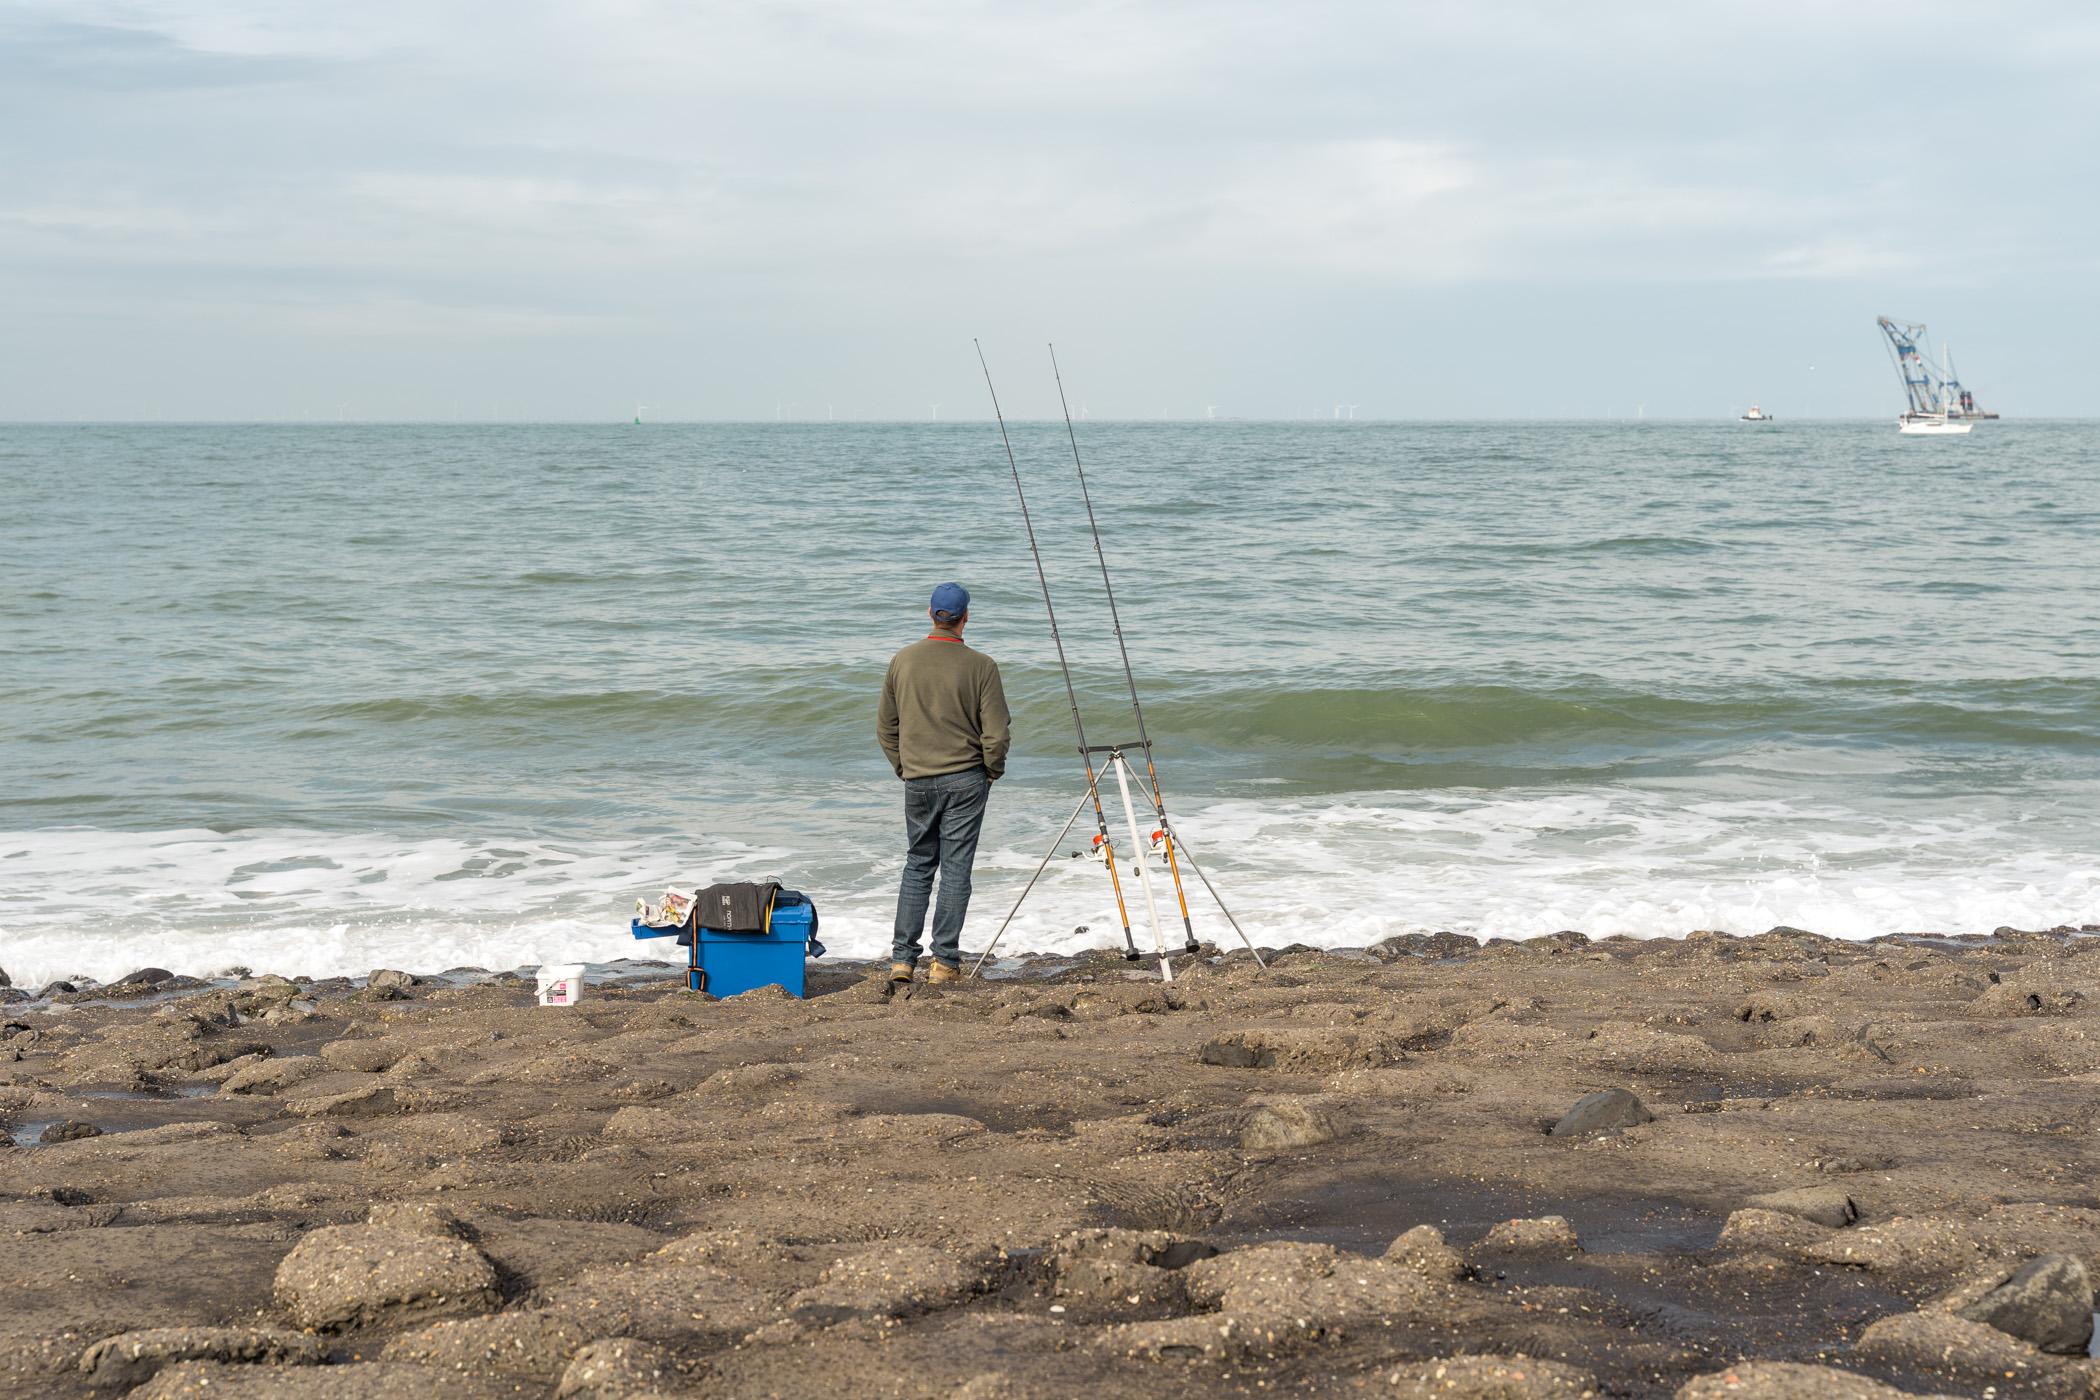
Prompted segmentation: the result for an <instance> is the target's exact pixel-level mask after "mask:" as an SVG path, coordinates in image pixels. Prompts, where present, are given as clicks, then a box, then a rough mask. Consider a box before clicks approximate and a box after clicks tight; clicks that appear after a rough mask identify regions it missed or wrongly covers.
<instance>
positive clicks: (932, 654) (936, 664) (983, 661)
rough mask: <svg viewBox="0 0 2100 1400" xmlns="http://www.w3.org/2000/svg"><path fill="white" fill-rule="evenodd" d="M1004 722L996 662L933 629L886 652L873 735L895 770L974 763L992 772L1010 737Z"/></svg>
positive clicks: (907, 773)
mask: <svg viewBox="0 0 2100 1400" xmlns="http://www.w3.org/2000/svg"><path fill="white" fill-rule="evenodd" d="M1008 722H1009V716H1008V715H1007V712H1006V690H1005V687H1003V686H1002V685H1001V684H1000V683H999V663H997V662H996V661H994V660H992V658H990V657H989V656H986V655H985V654H984V653H983V652H981V651H972V650H970V649H969V647H967V646H965V645H964V644H963V641H962V639H961V638H960V637H954V636H950V635H948V634H946V633H941V632H936V633H934V634H933V635H932V636H930V637H928V638H926V640H924V641H922V642H913V643H912V644H911V645H910V646H908V647H906V648H905V649H904V650H902V651H900V652H898V653H897V654H896V656H894V657H893V658H891V660H890V670H889V674H888V675H886V676H884V677H883V678H882V704H881V706H880V707H879V708H878V709H877V710H876V712H875V739H876V742H877V743H879V744H881V745H882V753H883V756H884V757H885V758H887V759H889V761H890V767H891V768H893V769H895V770H896V773H897V776H898V777H900V778H932V777H937V776H938V775H940V774H942V773H960V772H962V771H963V770H964V769H966V768H977V767H982V768H983V769H984V771H985V772H987V773H989V774H990V775H991V776H992V777H993V778H997V777H999V776H1000V775H1001V774H1002V773H1004V772H1005V771H1006V748H1007V745H1008V744H1010V743H1012V742H1013V734H1012V732H1011V730H1010V729H1009V728H1008Z"/></svg>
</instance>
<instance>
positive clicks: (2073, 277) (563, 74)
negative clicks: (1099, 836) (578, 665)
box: [0, 0, 2100, 393]
mask: <svg viewBox="0 0 2100 1400" xmlns="http://www.w3.org/2000/svg"><path fill="white" fill-rule="evenodd" d="M0 14H4V16H5V18H4V19H0V37H4V40H5V42H0V176H4V178H0V295H5V296H8V297H10V298H11V299H12V300H13V301H14V303H15V304H17V305H25V304H33V305H37V306H46V307H52V308H57V307H63V306H66V305H75V306H85V305H100V306H107V307H110V308H117V307H121V306H127V305H128V306H130V307H133V308H135V313H136V314H137V315H138V316H140V317H141V318H149V317H153V316H155V315H165V314H166V308H168V307H170V306H173V305H174V304H176V302H177V301H178V300H179V299H181V298H184V297H197V296H200V295H204V294H207V293H208V294H210V295H213V296H217V297H221V298H223V299H224V300H225V302H226V303H227V304H229V305H238V306H241V307H244V308H248V311H247V313H246V314H244V316H243V317H242V318H240V319H239V321H238V322H228V323H227V327H228V328H227V329H226V330H224V332H223V333H224V334H226V335H229V336H230V335H234V334H235V333H236V332H235V331H234V330H233V329H232V327H233V326H234V325H236V324H238V325H242V326H246V327H249V328H250V329H249V331H247V332H245V333H247V334H251V335H254V336H256V337H261V336H262V335H264V334H265V332H266V331H269V330H271V329H272V328H274V331H277V332H282V333H283V335H284V336H298V335H304V336H309V337H321V338H325V337H327V336H331V335H337V334H340V335H344V336H351V337H355V338H358V339H360V340H369V339H371V338H372V337H373V336H374V335H375V334H376V331H375V328H377V327H382V326H384V325H386V324H388V323H389V320H390V318H392V320H393V321H394V322H395V323H396V324H398V326H399V327H400V333H401V335H402V336H404V337H408V336H413V335H416V334H421V333H422V332H423V330H424V329H428V328H430V327H432V326H435V325H440V324H442V325H447V326H450V327H451V329H445V330H431V331H430V333H431V334H442V335H444V336H446V337H448V338H451V339H455V340H457V339H462V338H471V336H472V335H473V334H475V333H476V332H475V331H474V330H473V328H474V327H475V326H477V325H482V326H484V333H485V334H486V335H487V336H488V337H489V339H490V341H491V343H492V344H495V343H498V342H501V341H503V340H504V339H505V338H507V337H508V336H509V335H510V334H511V331H510V330H507V329H505V324H510V325H512V326H513V327H515V326H516V325H520V324H534V323H532V322H531V320H530V318H531V317H532V316H533V315H539V316H541V317H543V318H544V320H543V321H541V322H539V323H537V324H541V325H544V326H545V327H546V328H547V329H545V330H544V331H533V332H530V334H531V336H532V337H533V338H535V339H536V340H540V341H543V342H545V343H546V344H547V345H549V346H553V345H554V344H556V343H557V342H559V341H560V340H561V338H562V336H563V335H564V334H566V333H570V332H573V334H574V335H576V336H577V337H579V338H581V337H586V336H588V335H590V334H592V333H593V332H592V331H591V330H590V329H588V327H594V326H598V325H599V322H598V321H597V320H595V319H594V318H595V317H596V316H597V315H599V314H601V313H602V314H604V315H608V316H615V317H619V318H625V319H622V320H620V321H619V324H620V325H621V326H623V327H626V328H627V330H628V332H629V333H631V334H633V335H635V336H642V335H644V334H654V335H657V336H662V337H681V336H685V335H688V334H691V332H692V327H693V326H695V325H696V324H701V323H702V322H703V319H704V318H709V317H714V318H720V317H725V316H732V315H733V316H734V317H735V318H737V320H736V324H738V325H739V326H740V327H743V328H744V329H743V330H741V331H740V332H739V333H740V334H743V335H747V336H749V337H750V338H751V339H750V340H749V341H748V342H747V349H746V351H745V353H744V354H743V355H741V356H740V366H748V365H751V364H756V363H760V362H762V361H764V360H765V359H766V358H767V355H768V354H769V353H770V354H777V355H778V356H779V358H781V359H792V358H793V356H792V354H790V349H791V347H792V346H793V340H792V338H793V337H797V336H804V337H806V336H809V335H812V334H819V333H824V332H822V331H820V330H819V329H818V328H822V327H830V326H837V327H847V328H867V327H874V326H884V327H889V328H891V329H892V330H893V331H894V330H899V329H902V330H908V331H910V332H912V333H918V332H924V333H927V334H939V335H944V336H945V335H951V334H953V325H952V322H953V321H954V320H955V319H957V318H960V317H965V316H970V315H976V314H981V309H982V308H999V309H1000V310H1001V314H1007V315H1030V316H1032V315H1037V314H1065V313H1069V312H1072V311H1074V310H1076V309H1077V308H1082V307H1084V308H1094V309H1095V314H1097V315H1098V316H1100V317H1101V318H1102V320H1103V323H1104V324H1108V323H1113V324H1114V325H1116V326H1117V327H1118V328H1119V329H1136V328H1138V322H1137V319H1136V318H1138V317H1139V316H1141V315H1142V314H1145V313H1144V312H1143V311H1142V310H1141V309H1142V308H1146V307H1151V308H1155V310H1154V312H1153V313H1152V314H1155V315H1157V316H1159V317H1161V318H1162V319H1163V321H1164V322H1166V323H1168V324H1172V323H1174V322H1186V321H1188V320H1190V319H1191V318H1192V317H1196V316H1200V315H1202V314H1207V308H1209V307H1210V306H1211V304H1212V300H1213V299H1214V298H1216V297H1218V296H1219V295H1221V293H1222V292H1223V291H1224V289H1230V295H1231V296H1232V297H1233V298H1234V299H1236V300H1237V301H1239V302H1242V303H1248V304H1253V303H1259V304H1262V305H1267V306H1285V305H1291V304H1296V303H1299V302H1302V301H1303V300H1304V299H1306V298H1313V299H1315V300H1320V299H1325V298H1346V297H1372V296H1378V297H1389V298H1390V297H1408V296H1416V297H1426V296H1439V297H1441V296H1444V295H1446V294H1447V293H1448V294H1468V295H1472V296H1475V297H1476V298H1478V299H1480V300H1481V304H1485V301H1486V299H1489V298H1493V297H1504V296H1519V295H1522V296H1529V295H1533V294H1535V293H1537V292H1538V291H1539V290H1540V289H1547V288H1553V289H1559V290H1560V291H1561V292H1563V293H1565V294H1566V295H1568V296H1571V297H1572V296H1581V295H1586V294H1587V292H1588V289H1591V288H1596V287H1600V286H1606V285H1610V286H1625V287H1634V288H1638V287H1654V288H1661V287H1666V286H1684V287H1709V288H1710V287H1713V286H1717V285H1721V284H1737V283H1740V284H1749V285H1766V286H1771V287H1775V288H1777V287H1787V288H1802V289H1809V288H1814V287H1822V288H1825V289H1826V292H1827V293H1828V294H1835V293H1836V292H1837V291H1838V290H1841V289H1845V288H1849V287H1853V286H1855V285H1861V284H1876V283H1886V282H1888V281H1890V280H1908V281H1923V282H1927V283H1932V284H1935V285H1939V286H1943V287H1945V286H1953V285H1957V284H1960V285H1968V286H1983V285H1993V286H1997V287H1999V288H2001V290H2004V289H2012V290H2017V289H2018V288H2019V287H2021V286H2023V285H2027V284H2029V283H2031V284H2032V285H2033V287H2034V288H2035V289H2036V291H2037V294H2039V292H2040V290H2041V289H2043V288H2044V287H2046V288H2047V289H2048V290H2049V291H2050V292H2051V293H2052V294H2055V295H2062V294H2064V293H2066V292H2067V291H2068V292H2069V293H2070V294H2072V295H2074V296H2075V295H2077V294H2078V293H2079V291H2080V289H2081V288H2087V287H2090V284H2091V282H2092V279H2093V275H2094V273H2093V268H2094V260H2095V255H2094V254H2093V253H2092V251H2091V248H2090V239H2089V238H2088V237H2087V236H2086V233H2085V231H2086V230H2087V229H2089V228H2090V227H2091V225H2092V223H2093V215H2094V213H2095V210H2094V208H2093V206H2094V204H2095V203H2096V202H2100V196H2096V195H2094V194H2093V193H2092V192H2091V191H2092V188H2093V187H2092V185H2091V183H2090V182H2089V181H2084V180H2081V179H2078V178H2075V176H2076V174H2077V172H2078V170H2079V168H2080V165H2079V163H2080V161H2081V160H2083V161H2085V163H2086V165H2087V166H2088V167H2089V165H2090V159H2089V157H2085V156H2083V155H2082V154H2081V153H2080V147H2079V140H2080V138H2081V137H2082V133H2084V132H2087V131H2090V130H2093V129H2095V128H2096V127H2100V97H2096V95H2095V93H2094V90H2093V88H2092V86H2091V84H2090V83H2089V82H2088V81H2087V76H2086V71H2085V68H2084V67H2083V66H2081V64H2080V63H2078V62H2075V61H2072V59H2073V58H2074V57H2075V56H2082V55H2090V54H2092V53H2094V52H2096V51H2100V21H2095V20H2093V19H2091V18H2089V17H2087V16H2086V15H2085V13H2084V11H2083V10H2082V8H2080V7H2077V6H2074V5H2071V4H2069V3H2062V4H2056V5H2049V4H2044V3H2039V0H2034V2H2032V3H2014V4H2012V5H2010V6H2008V7H2001V8H2000V9H1998V10H1996V11H1993V12H1991V13H1989V14H1982V13H1975V12H1969V11H1966V10H1964V9H1963V7H1961V6H1957V5H1954V4H1951V3H1942V2H1941V0H1913V2H1912V3H1906V4H1898V3H1895V0H1863V2H1862V3H1860V4H1857V5H1848V6H1829V5H1826V4H1817V3H1811V0H1769V2H1768V3H1763V4H1755V5H1753V4H1750V3H1748V0H1722V3H1717V4H1714V5H1709V6H1698V7H1687V6H1683V5H1682V4H1668V3H1662V0H1629V2H1628V3H1626V4H1619V5H1612V6H1607V7H1594V6H1592V7H1575V6H1566V5H1562V4H1557V3H1548V2H1547V0H1508V2H1507V3H1499V4H1495V5H1477V6H1476V5H1456V4H1447V3H1398V4H1389V3H1373V2H1372V0H1352V2H1351V3H1342V0H1316V3H1309V4H1306V5H1300V6H1277V5H1274V4H1273V3H1255V0H1208V2H1207V3H1193V0H763V2H761V0H701V2H700V3H671V2H670V0H596V3H574V4H547V3H531V2H529V0H527V2H525V3H520V0H500V3H499V0H421V2H420V3H410V2H409V0H368V3H365V4H361V5H358V6H342V5H335V4H322V3H318V0H14V3H12V4H11V5H9V6H7V7H6V8H5V9H4V10H0ZM1898 21H1900V23H1899V22H1898ZM1950 36H1959V39H1958V42H1955V41H1953V40H1952V39H1950ZM1985 185H1987V186H1988V189H1989V197H1988V198H1977V197H1973V196H1974V192H1975V191H1976V190H1978V189H1979V188H1981V187H1983V186H1985ZM1896 290H1901V288H1900V286H1899V287H1898V288H1896ZM1656 295H1658V296H1660V295H1661V294H1660V293H1659V292H1658V293H1656ZM1333 304H1336V305H1340V304H1345V303H1343V302H1340V301H1337V302H1334V303H1333ZM1621 304H1625V303H1623V302H1622V303H1621ZM322 306H332V307H335V308H337V310H336V311H334V312H331V313H326V314H316V312H315V311H314V308H316V307H322ZM483 307H494V308H503V309H504V310H503V311H502V312H501V313H499V314H498V315H497V317H496V319H491V320H477V319H476V317H477V315H479V313H477V312H474V311H473V308H483ZM1170 307H1171V308H1172V310H1171V311H1169V309H1168V308H1170ZM431 308H465V309H466V310H465V312H463V313H462V314H460V315H456V316H455V315H452V314H451V313H449V312H433V311H432V310H431ZM54 314H55V313H54ZM111 314H116V313H115V311H114V310H113V311H112V313H111ZM504 315H515V316H518V317H523V318H525V320H524V321H520V322H512V323H503V322H502V321H501V316H504ZM331 316H333V317H334V319H333V320H331V319H330V317H331ZM572 317H581V318H582V320H581V321H580V322H572V321H571V320H569V319H567V318H572ZM448 318H449V319H448ZM706 324H710V325H713V326H715V327H716V328H717V329H718V330H719V329H720V326H721V324H722V323H721V321H720V320H719V319H716V320H710V321H706ZM564 328H567V329H566V330H565V329H564ZM34 333H35V334H36V335H39V336H43V337H50V336H53V335H56V336H59V337H64V336H66V335H69V334H73V332H71V331H68V330H67V329H66V328H65V327H64V326H63V325H62V324H57V323H54V322H52V321H48V320H47V321H41V322H39V323H38V325H37V327H36V328H35V332H34ZM868 333H869V334H870V335H871V336H872V334H873V333H872V332H868ZM8 334H14V335H17V336H21V335H27V334H30V331H29V330H28V329H27V328H26V327H24V326H22V325H20V324H19V323H18V324H17V326H16V327H15V328H14V329H13V330H12V331H10V330H8V329H6V328H0V336H5V335H8ZM1163 334H1166V335H1168V336H1169V337H1170V338H1171V337H1172V336H1173V335H1177V334H1191V335H1192V334H1193V333H1192V332H1178V331H1167V332H1163ZM1482 334H1483V336H1485V332H1483V333H1482ZM767 337H771V339H770V340H768V339H767ZM761 342H763V343H764V345H765V346H766V347H767V348H765V349H761V348H759V347H760V345H761ZM257 343H260V342H259V339H258V342H257ZM1180 348H1181V349H1182V350H1183V351H1184V352H1185V353H1187V354H1197V353H1201V352H1203V351H1204V350H1205V349H1206V347H1205V346H1204V345H1203V344H1201V343H1198V342H1195V341H1191V342H1190V343H1188V344H1187V345H1185V346H1182V347H1180ZM279 353H284V352H279ZM549 353H553V352H552V351H551V350H550V352H549ZM864 353H865V355H866V356H867V357H868V360H869V362H870V363H871V364H873V365H874V366H875V367H874V368H873V369H871V370H870V371H869V372H870V373H874V374H878V375H886V374H888V373H890V372H891V370H890V366H889V364H888V362H887V354H886V352H884V351H881V350H878V349H876V348H874V342H873V340H872V339H871V341H870V342H869V348H868V349H867V350H866V351H865V352H864ZM1335 353H1336V354H1337V355H1347V354H1348V353H1349V352H1348V350H1347V349H1346V348H1345V347H1343V346H1341V345H1339V344H1338V345H1337V347H1336V349H1335ZM27 358H28V359H29V360H30V361H31V362H32V364H34V362H35V360H36V358H37V357H34V356H31V357H27ZM737 372H743V371H742V369H741V368H740V369H739V370H738V371H737ZM390 382H391V381H390ZM389 392H392V390H391V389H390V390H389ZM914 392H915V393H916V392H918V391H914Z"/></svg>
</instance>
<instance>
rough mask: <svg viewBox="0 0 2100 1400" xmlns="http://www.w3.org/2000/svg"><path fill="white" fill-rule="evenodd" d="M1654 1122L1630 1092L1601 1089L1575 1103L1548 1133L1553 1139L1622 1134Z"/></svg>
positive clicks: (1650, 1114)
mask: <svg viewBox="0 0 2100 1400" xmlns="http://www.w3.org/2000/svg"><path fill="white" fill-rule="evenodd" d="M1654 1121H1655V1115H1654V1114H1652V1113H1650V1112H1649V1111H1648V1106H1647V1105H1646V1104H1644V1103H1642V1102H1641V1101H1640V1100H1639V1099H1638V1098H1635V1097H1634V1096H1633V1095H1632V1094H1631V1093H1629V1092H1628V1091H1627V1090H1625V1089H1599V1090H1598V1091H1597V1092H1596V1093H1594V1094H1584V1095H1583V1096H1582V1097H1581V1098H1579V1099H1577V1100H1575V1103H1574V1105H1573V1106H1572V1107H1571V1108H1569V1109H1568V1111H1567V1112H1566V1113H1564V1114H1562V1115H1561V1117H1560V1121H1559V1122H1557V1123H1555V1124H1554V1125H1553V1126H1552V1128H1550V1129H1549V1130H1548V1131H1549V1132H1550V1133H1551V1134H1552V1135H1553V1136H1554V1137H1581V1136H1583V1135H1585V1134H1588V1133H1617V1132H1623V1131H1624V1130H1626V1129H1627V1128H1632V1127H1637V1126H1639V1125H1640V1124H1642V1123H1652V1122H1654Z"/></svg>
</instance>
